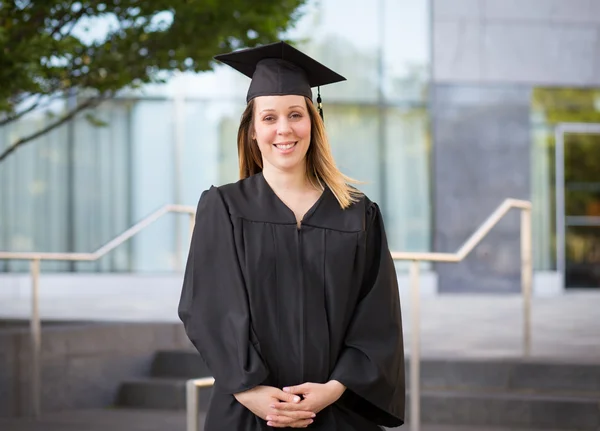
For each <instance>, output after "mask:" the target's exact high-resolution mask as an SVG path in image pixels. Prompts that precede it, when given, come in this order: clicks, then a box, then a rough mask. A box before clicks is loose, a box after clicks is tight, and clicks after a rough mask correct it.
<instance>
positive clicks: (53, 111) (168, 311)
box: [0, 0, 600, 431]
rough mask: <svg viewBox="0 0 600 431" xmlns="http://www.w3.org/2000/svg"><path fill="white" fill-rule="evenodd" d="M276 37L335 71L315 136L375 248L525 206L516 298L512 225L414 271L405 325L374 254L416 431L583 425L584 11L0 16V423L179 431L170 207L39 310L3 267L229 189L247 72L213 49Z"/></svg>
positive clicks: (597, 211) (423, 3) (596, 98)
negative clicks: (365, 203)
mask: <svg viewBox="0 0 600 431" xmlns="http://www.w3.org/2000/svg"><path fill="white" fill-rule="evenodd" d="M279 39H286V40H288V41H289V42H291V43H293V44H294V45H295V46H296V47H298V48H299V49H301V50H303V51H304V52H306V53H307V54H309V55H310V56H312V57H314V58H315V59H317V60H318V61H320V62H322V63H323V64H325V65H327V66H329V67H330V68H332V69H334V70H335V71H337V72H338V73H340V74H341V75H343V76H345V77H346V78H347V81H345V82H341V83H338V84H335V85H330V86H327V87H323V88H321V95H322V98H323V104H324V115H325V124H326V129H327V132H328V135H329V138H330V142H331V145H332V147H333V152H334V155H335V158H336V161H337V163H338V165H339V167H340V168H341V170H342V171H343V172H344V173H345V174H347V175H349V176H351V177H353V178H355V179H358V180H360V181H363V182H364V184H362V185H360V188H361V189H362V190H363V191H364V192H365V193H366V194H367V195H368V196H369V197H370V198H371V199H372V200H374V201H376V202H377V203H378V204H379V206H380V207H381V209H382V211H383V214H384V219H385V224H386V231H387V234H388V240H389V245H390V248H391V250H392V251H421V252H422V251H436V252H455V251H457V250H458V249H459V247H461V246H462V245H463V243H464V242H465V241H466V240H467V239H468V238H469V236H470V235H471V234H473V232H475V231H476V230H477V228H478V227H479V226H480V225H481V224H482V223H483V222H484V221H485V220H486V218H487V217H488V216H489V215H490V214H492V213H493V211H494V210H495V209H496V208H497V207H498V206H499V205H500V204H501V203H502V202H503V201H504V200H505V199H507V198H515V199H522V200H526V201H531V203H532V218H533V226H532V227H533V232H532V240H533V266H534V272H533V299H531V300H530V299H529V298H528V297H527V295H520V293H521V291H522V288H523V286H524V284H525V283H522V282H521V264H522V262H521V255H520V240H521V239H520V235H521V225H520V218H519V211H516V210H514V211H512V212H510V213H509V214H508V215H507V216H506V217H505V218H503V219H502V220H501V221H500V222H499V224H498V225H497V226H495V227H494V228H493V230H492V231H491V232H490V233H489V235H487V236H486V237H485V238H484V239H483V240H482V242H481V244H479V245H478V246H477V247H476V248H475V249H474V250H473V252H472V253H470V254H469V255H468V256H467V257H466V258H465V259H464V261H462V262H460V263H458V264H443V263H440V264H432V263H423V264H422V267H421V271H422V272H421V278H420V285H419V288H420V292H421V294H422V297H424V300H423V302H422V308H421V309H420V312H419V313H420V314H417V313H414V308H413V307H414V304H415V303H414V302H411V301H409V299H412V300H416V299H417V298H418V296H417V295H415V296H413V297H412V298H411V297H409V296H408V295H407V293H408V288H409V285H410V283H409V276H408V266H407V265H405V264H404V263H403V262H399V261H398V262H397V263H396V265H397V270H398V278H399V286H400V295H401V302H402V312H403V322H404V330H405V347H406V354H407V358H410V359H414V357H413V356H411V350H412V349H413V347H414V344H412V343H413V342H414V341H415V340H420V342H421V347H422V353H423V358H422V361H421V362H420V363H421V366H422V368H421V369H422V373H421V375H420V385H421V387H422V388H423V394H422V395H421V397H420V398H419V399H420V400H421V401H422V411H421V414H422V420H423V423H425V424H428V427H425V426H424V428H423V431H459V428H455V427H453V426H460V430H461V431H463V430H464V431H466V430H470V431H474V430H478V431H481V430H484V429H488V428H484V427H487V426H493V427H504V428H502V430H505V431H506V430H507V429H510V430H516V429H520V430H522V431H525V430H526V429H539V430H541V429H544V430H551V429H563V430H574V429H578V430H591V431H596V430H598V429H599V428H598V427H600V412H599V411H598V399H600V367H599V366H598V364H599V363H600V327H599V325H600V320H599V319H598V307H599V302H600V290H599V289H600V1H597V0H373V1H369V2H367V1H360V0H343V1H342V0H252V1H245V0H229V1H212V0H195V1H189V0H171V1H169V2H164V1H162V0H145V1H144V2H140V1H135V0H110V1H64V0H60V1H59V0H51V1H45V2H41V1H39V2H34V1H29V0H19V1H13V2H0V47H1V49H0V429H2V430H5V429H6V430H11V431H22V430H23V431H24V430H28V431H31V430H34V429H35V430H38V429H39V430H44V431H47V430H51V429H57V430H58V429H60V430H71V429H72V430H82V429H86V430H89V431H95V430H105V429H107V428H110V429H115V430H116V429H125V428H123V427H124V426H126V427H127V428H126V429H128V430H135V429H137V428H132V427H134V426H137V427H139V429H144V430H146V431H148V430H154V429H156V430H159V429H160V430H164V429H184V426H185V422H186V420H185V414H184V413H183V410H184V409H185V406H186V398H185V384H186V381H187V380H188V379H193V378H197V377H201V376H209V375H210V372H209V371H208V370H207V369H206V367H204V365H203V363H202V361H201V360H200V359H199V357H198V355H197V353H196V352H195V350H194V349H193V348H192V347H191V346H190V344H189V342H188V340H187V338H186V336H185V334H184V333H183V330H182V327H181V324H180V322H179V320H178V317H177V315H176V308H177V302H178V300H179V294H180V289H181V277H182V270H183V268H184V264H185V260H186V258H187V251H188V244H189V234H190V232H189V218H188V217H186V216H183V215H171V214H170V215H167V216H165V217H162V218H161V219H160V220H158V221H157V222H156V223H154V224H152V225H150V226H149V227H148V228H147V229H144V230H143V231H141V232H140V233H139V234H137V235H136V236H134V237H133V238H132V239H131V240H130V241H127V242H125V243H124V244H122V245H119V246H118V247H117V248H116V249H115V250H113V251H112V252H110V253H108V254H107V255H106V256H104V257H102V258H101V259H99V260H97V261H94V262H75V261H60V260H59V261H50V260H42V261H41V277H40V283H39V298H38V297H37V296H36V295H35V294H34V293H32V292H34V291H35V289H32V288H33V287H35V286H37V284H36V283H35V282H32V280H35V277H31V276H30V274H29V272H30V269H31V268H33V269H34V270H33V271H32V272H33V274H35V263H34V264H33V265H32V264H31V262H29V261H28V260H26V259H23V258H20V260H19V259H8V258H3V257H2V253H4V256H5V257H6V256H8V254H7V253H6V252H65V253H73V252H82V253H88V252H94V251H96V250H97V249H98V248H99V247H101V246H103V245H104V244H106V243H107V242H109V241H111V240H112V239H113V238H115V237H116V236H117V235H119V234H120V233H122V232H124V231H125V230H126V229H128V228H130V227H131V226H133V225H135V224H136V223H137V222H139V221H140V220H143V219H144V218H145V217H146V216H148V215H149V214H151V213H153V212H154V211H156V210H158V209H159V208H161V207H163V206H164V205H167V204H183V205H189V206H191V207H192V208H195V206H196V204H197V201H198V199H199V197H200V194H201V193H202V191H203V190H205V189H207V188H208V187H210V186H211V185H221V184H225V183H228V182H233V181H236V180H237V179H238V178H237V175H238V164H237V149H236V134H237V127H238V123H239V120H240V116H241V114H242V112H243V110H244V108H245V96H246V91H247V88H248V85H249V79H248V78H246V77H244V76H242V75H241V74H239V73H237V72H235V71H233V70H231V69H229V68H228V67H225V66H223V65H219V64H217V63H215V62H214V61H212V57H213V56H214V55H216V54H218V53H223V52H229V51H231V50H234V49H238V48H243V47H250V46H256V45H260V44H265V43H269V42H273V41H276V40H279ZM524 269H525V271H524V272H525V273H527V267H526V266H525V267H524ZM458 293H460V294H458ZM33 298H38V299H39V310H38V309H37V307H36V306H34V305H33V303H32V299H33ZM37 311H39V313H37ZM36 316H37V317H39V318H40V319H41V325H40V326H39V327H38V326H37V324H36V322H37V319H36ZM415 316H416V318H415ZM528 316H529V317H528ZM32 322H33V324H31V323H32ZM415 323H418V324H415ZM525 328H529V329H530V330H531V331H530V333H529V332H528V329H525ZM413 329H414V330H415V331H414V332H411V331H412V330H413ZM42 334H43V336H42ZM529 335H531V337H529ZM526 346H527V347H526ZM407 363H408V362H407ZM407 375H408V372H407ZM200 398H201V402H200V404H201V407H202V409H204V408H205V407H206V400H207V399H208V392H206V391H205V392H202V391H201V395H200ZM40 406H41V409H40ZM115 407H118V408H115ZM85 409H92V410H91V412H90V411H85ZM40 411H41V412H42V417H43V420H41V421H37V422H28V421H27V420H21V419H14V421H13V420H12V419H6V420H4V419H3V418H5V417H7V418H20V417H21V416H36V417H37V416H39V413H40ZM202 411H204V410H202ZM63 412H66V413H63ZM142 412H143V413H142ZM54 413H56V415H55V416H53V414H54ZM201 415H202V412H201ZM438 425H439V426H438ZM411 426H412V424H411ZM447 426H450V428H448V427H447ZM119 427H120V428H119ZM464 427H466V428H464ZM413 429H414V428H413ZM494 430H495V431H500V430H501V428H494Z"/></svg>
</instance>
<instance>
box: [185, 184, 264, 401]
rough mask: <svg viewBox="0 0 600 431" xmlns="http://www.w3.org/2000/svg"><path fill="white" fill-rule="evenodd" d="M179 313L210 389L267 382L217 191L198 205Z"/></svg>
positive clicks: (229, 390) (227, 389) (242, 388)
mask: <svg viewBox="0 0 600 431" xmlns="http://www.w3.org/2000/svg"><path fill="white" fill-rule="evenodd" d="M178 314H179V318H180V319H181V321H182V322H183V324H184V327H185V331H186V333H187V336H188V337H189V339H190V341H191V342H192V343H193V344H194V346H195V347H196V349H197V350H198V352H199V353H200V355H201V356H202V358H203V360H204V361H205V363H206V365H207V366H208V368H209V369H210V371H211V373H212V374H213V377H214V378H215V389H218V390H219V391H222V392H225V393H229V394H235V393H238V392H243V391H245V390H248V389H251V388H253V387H254V386H257V385H259V384H261V383H262V382H263V381H264V380H265V379H266V377H267V375H268V370H267V368H266V366H265V364H264V362H263V360H262V358H261V356H260V352H259V351H258V347H257V345H256V343H253V342H252V333H251V332H252V328H251V324H250V312H249V306H248V297H247V293H246V287H245V284H244V278H243V275H242V272H241V269H240V265H239V262H238V258H237V253H236V248H235V242H234V235H233V225H232V223H231V219H230V216H229V212H228V210H227V208H226V207H225V203H224V202H223V198H222V196H221V194H220V192H219V190H218V189H217V188H216V187H211V188H210V189H209V190H207V191H205V192H204V193H203V194H202V196H201V198H200V201H199V202H198V209H197V212H196V223H195V226H194V231H193V234H192V241H191V245H190V251H189V255H188V260H187V264H186V268H185V274H184V280H183V288H182V292H181V299H180V302H179V308H178Z"/></svg>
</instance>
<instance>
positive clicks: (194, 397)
mask: <svg viewBox="0 0 600 431" xmlns="http://www.w3.org/2000/svg"><path fill="white" fill-rule="evenodd" d="M512 208H516V209H520V210H521V290H522V293H523V351H524V354H525V355H526V356H529V354H530V351H531V290H532V280H533V257H532V248H531V202H529V201H524V200H518V199H506V200H505V201H504V202H502V204H501V205H500V206H499V207H498V208H497V209H496V210H495V211H494V212H493V213H492V214H491V215H490V216H489V217H488V218H487V219H486V220H485V221H484V222H483V223H482V224H481V226H480V227H479V228H478V229H477V230H476V231H475V232H474V233H473V234H472V235H471V236H470V237H469V238H468V239H467V241H465V243H464V244H463V246H462V247H461V248H460V249H459V250H458V251H457V252H456V253H420V252H392V253H391V255H392V259H394V260H409V261H411V265H410V284H411V316H412V322H411V350H410V356H411V360H410V429H411V431H419V430H420V428H421V412H420V410H421V390H420V384H421V377H420V361H421V334H420V332H421V331H420V325H419V324H420V312H421V311H420V295H419V293H420V292H419V262H421V261H429V262H449V263H458V262H460V261H462V260H463V259H464V258H465V257H466V256H467V255H468V254H469V253H470V252H471V251H472V250H473V249H474V248H475V247H476V246H477V244H479V243H480V242H481V240H482V239H483V238H484V237H485V236H486V235H487V234H488V233H489V232H490V230H492V228H493V227H494V226H495V225H496V224H498V222H499V221H500V220H501V219H502V217H504V216H505V215H506V213H508V212H509V211H510V210H511V209H512ZM213 383H214V379H212V378H208V379H206V378H205V379H192V380H188V382H187V386H186V388H187V431H198V414H199V412H198V388H199V387H207V386H211V385H212V384H213Z"/></svg>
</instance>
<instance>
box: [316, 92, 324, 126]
mask: <svg viewBox="0 0 600 431" xmlns="http://www.w3.org/2000/svg"><path fill="white" fill-rule="evenodd" d="M317 109H318V110H319V115H320V116H321V120H323V121H325V118H323V103H321V87H317Z"/></svg>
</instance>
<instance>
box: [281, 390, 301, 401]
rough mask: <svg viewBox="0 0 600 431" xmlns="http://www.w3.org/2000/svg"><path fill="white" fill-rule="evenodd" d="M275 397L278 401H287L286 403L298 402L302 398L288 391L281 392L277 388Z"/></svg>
mask: <svg viewBox="0 0 600 431" xmlns="http://www.w3.org/2000/svg"><path fill="white" fill-rule="evenodd" d="M275 397H276V398H277V399H278V400H279V401H283V402H288V403H299V402H300V401H301V400H302V398H300V397H299V396H298V395H294V394H289V393H286V392H283V391H281V390H279V389H278V390H277V393H276V394H275Z"/></svg>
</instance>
